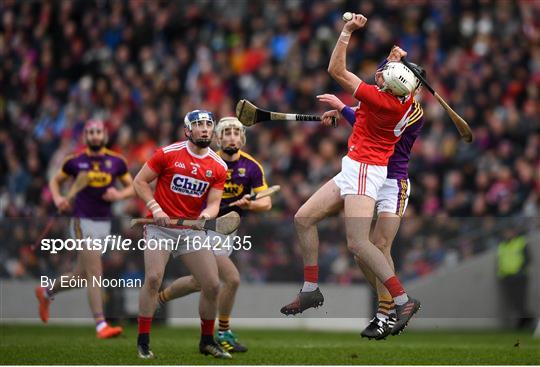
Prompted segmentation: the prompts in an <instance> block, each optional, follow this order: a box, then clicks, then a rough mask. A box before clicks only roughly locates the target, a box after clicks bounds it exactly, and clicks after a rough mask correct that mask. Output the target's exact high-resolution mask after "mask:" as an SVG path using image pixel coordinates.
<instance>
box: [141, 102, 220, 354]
mask: <svg viewBox="0 0 540 367" xmlns="http://www.w3.org/2000/svg"><path fill="white" fill-rule="evenodd" d="M214 125H215V120H214V115H213V114H212V113H211V112H209V111H205V110H194V111H191V112H189V113H188V114H187V115H186V116H185V118H184V132H185V134H186V136H187V137H188V140H187V141H180V142H176V143H173V144H170V145H168V146H165V147H162V148H159V149H158V150H157V151H156V152H155V153H154V155H153V156H152V157H151V158H150V160H148V162H146V164H145V165H144V166H143V167H142V169H141V170H140V172H139V173H138V174H137V176H136V177H135V181H134V187H135V191H136V193H137V195H138V196H139V198H141V199H142V200H143V201H144V202H145V203H146V207H147V208H148V210H149V211H150V214H149V217H151V218H153V219H154V223H155V224H148V225H145V226H144V239H145V242H146V243H148V240H154V241H156V242H158V241H162V240H170V241H171V243H173V244H175V245H173V247H172V248H167V247H164V248H157V249H151V248H147V249H145V251H144V273H145V274H144V284H143V286H142V288H141V291H140V294H139V319H138V322H139V333H138V334H139V335H138V338H137V351H138V354H139V357H140V358H152V357H153V356H154V354H153V353H152V351H151V350H150V329H151V326H152V318H153V316H154V312H155V310H156V306H157V304H158V292H159V288H160V286H161V282H162V281H163V273H164V271H165V266H166V265H167V262H168V261H169V258H170V256H171V254H172V255H173V257H174V258H177V257H179V258H180V259H181V260H182V262H183V263H184V265H185V266H186V267H187V269H188V270H189V272H190V273H191V274H193V277H194V279H195V280H196V281H197V283H198V284H200V288H201V295H200V298H199V316H200V318H201V337H200V342H199V351H200V352H201V353H202V354H205V355H208V354H210V355H212V356H214V357H215V358H231V355H230V354H229V353H228V352H227V351H225V350H223V349H222V348H221V347H220V346H219V344H217V343H216V341H215V339H214V323H215V318H216V313H217V301H218V294H219V288H220V284H219V272H218V265H217V262H216V257H215V256H214V254H213V252H212V251H211V250H210V249H209V248H207V247H205V246H196V244H195V242H196V241H197V242H198V243H205V242H211V243H214V238H215V236H220V235H219V234H217V233H216V232H213V231H210V230H208V231H204V230H196V229H192V228H186V227H180V226H171V218H186V219H195V218H199V219H210V218H215V217H216V216H217V215H218V212H219V205H220V203H221V196H222V194H223V187H224V185H225V180H226V177H227V165H226V164H225V162H223V160H222V159H221V158H220V157H219V156H218V155H217V153H215V152H214V151H213V150H212V149H210V148H209V146H210V143H211V139H212V135H213V132H214ZM153 181H157V183H156V186H155V190H152V187H151V186H150V183H151V182H153ZM162 242H163V241H162ZM208 247H210V246H208ZM175 260H176V259H175Z"/></svg>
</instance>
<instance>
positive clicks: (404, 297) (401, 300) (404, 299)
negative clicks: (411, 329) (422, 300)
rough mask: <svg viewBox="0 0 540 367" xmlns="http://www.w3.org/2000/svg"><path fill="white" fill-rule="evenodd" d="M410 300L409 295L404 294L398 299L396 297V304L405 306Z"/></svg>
mask: <svg viewBox="0 0 540 367" xmlns="http://www.w3.org/2000/svg"><path fill="white" fill-rule="evenodd" d="M408 300H409V297H408V296H407V293H403V294H401V295H399V296H397V297H394V303H395V304H396V305H398V306H401V305H404V304H405V303H407V301H408Z"/></svg>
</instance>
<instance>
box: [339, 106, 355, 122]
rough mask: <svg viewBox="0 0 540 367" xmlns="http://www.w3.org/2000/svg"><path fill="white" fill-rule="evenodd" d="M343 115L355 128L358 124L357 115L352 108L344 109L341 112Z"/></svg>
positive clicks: (346, 107)
mask: <svg viewBox="0 0 540 367" xmlns="http://www.w3.org/2000/svg"><path fill="white" fill-rule="evenodd" d="M341 115H342V116H343V117H344V118H345V120H347V122H348V123H349V125H351V126H353V125H354V123H355V122H356V115H355V113H354V110H353V109H352V108H350V107H349V106H345V107H343V109H342V110H341Z"/></svg>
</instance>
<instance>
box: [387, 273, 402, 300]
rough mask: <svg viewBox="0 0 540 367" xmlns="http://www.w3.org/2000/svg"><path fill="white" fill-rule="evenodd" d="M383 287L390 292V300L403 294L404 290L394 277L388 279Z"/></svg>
mask: <svg viewBox="0 0 540 367" xmlns="http://www.w3.org/2000/svg"><path fill="white" fill-rule="evenodd" d="M384 286H385V287H386V289H388V292H390V295H391V296H392V298H395V297H398V296H401V295H402V294H405V289H403V287H402V286H401V282H400V281H399V279H398V278H397V277H396V276H395V275H394V276H393V277H390V278H388V280H387V281H386V282H384Z"/></svg>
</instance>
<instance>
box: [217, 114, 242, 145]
mask: <svg viewBox="0 0 540 367" xmlns="http://www.w3.org/2000/svg"><path fill="white" fill-rule="evenodd" d="M226 129H231V130H232V129H238V130H239V131H240V141H241V144H242V146H244V145H246V127H245V126H244V125H242V123H241V122H240V120H238V119H237V118H236V117H223V118H222V119H221V120H219V122H218V124H217V126H216V135H217V137H218V140H219V141H221V138H222V137H223V132H224V131H225V130H226ZM221 150H223V151H224V152H225V153H228V154H229V153H233V154H234V153H236V152H233V149H231V150H229V151H227V148H226V147H225V148H224V147H221ZM238 150H240V148H238V149H236V151H238Z"/></svg>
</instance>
